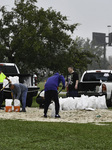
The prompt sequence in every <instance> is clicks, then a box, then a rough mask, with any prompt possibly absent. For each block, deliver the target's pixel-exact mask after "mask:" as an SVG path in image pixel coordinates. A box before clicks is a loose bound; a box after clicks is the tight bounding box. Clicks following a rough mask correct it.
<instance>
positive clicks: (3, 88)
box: [0, 83, 10, 92]
mask: <svg viewBox="0 0 112 150" xmlns="http://www.w3.org/2000/svg"><path fill="white" fill-rule="evenodd" d="M9 84H10V83H7V84H6V85H5V86H4V87H3V88H2V89H0V92H1V91H3V90H4V89H5V88H6V86H7V85H9Z"/></svg>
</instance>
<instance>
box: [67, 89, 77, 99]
mask: <svg viewBox="0 0 112 150" xmlns="http://www.w3.org/2000/svg"><path fill="white" fill-rule="evenodd" d="M68 97H73V98H74V97H78V91H69V96H68Z"/></svg>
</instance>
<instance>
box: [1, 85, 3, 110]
mask: <svg viewBox="0 0 112 150" xmlns="http://www.w3.org/2000/svg"><path fill="white" fill-rule="evenodd" d="M2 87H3V84H0V90H1V89H2ZM2 103H3V91H0V108H1V107H2Z"/></svg>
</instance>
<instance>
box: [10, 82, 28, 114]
mask: <svg viewBox="0 0 112 150" xmlns="http://www.w3.org/2000/svg"><path fill="white" fill-rule="evenodd" d="M9 87H10V89H11V93H12V97H13V99H18V100H20V101H22V112H26V109H25V107H26V98H27V92H28V88H27V87H26V86H25V85H24V84H22V83H18V84H10V85H9Z"/></svg>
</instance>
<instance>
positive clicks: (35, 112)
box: [0, 107, 112, 123]
mask: <svg viewBox="0 0 112 150" xmlns="http://www.w3.org/2000/svg"><path fill="white" fill-rule="evenodd" d="M26 110H27V112H26V113H24V112H5V110H0V119H20V120H27V121H45V122H71V123H91V122H95V123H98V122H112V110H109V109H96V110H93V111H87V110H70V111H60V115H61V118H60V119H55V118H52V117H51V110H49V111H48V118H43V117H42V116H43V109H39V108H29V107H27V108H26Z"/></svg>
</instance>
